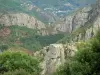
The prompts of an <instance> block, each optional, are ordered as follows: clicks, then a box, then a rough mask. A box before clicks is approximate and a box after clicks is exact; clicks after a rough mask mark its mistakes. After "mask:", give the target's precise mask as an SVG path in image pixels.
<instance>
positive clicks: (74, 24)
mask: <svg viewBox="0 0 100 75" xmlns="http://www.w3.org/2000/svg"><path fill="white" fill-rule="evenodd" d="M99 27H100V0H97V1H96V4H93V5H90V6H87V7H84V8H81V9H79V10H78V11H76V12H74V13H73V14H71V15H69V16H67V17H66V18H65V20H64V21H63V23H61V24H57V25H55V28H54V30H55V31H60V32H69V33H72V34H74V38H75V39H74V40H76V39H77V40H81V39H89V38H91V37H92V36H93V35H94V34H95V33H96V31H97V30H98V29H99Z"/></svg>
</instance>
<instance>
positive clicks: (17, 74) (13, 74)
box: [2, 69, 33, 75]
mask: <svg viewBox="0 0 100 75" xmlns="http://www.w3.org/2000/svg"><path fill="white" fill-rule="evenodd" d="M2 75H33V74H30V73H29V72H27V71H25V70H24V69H19V70H15V71H9V72H5V73H4V74H2Z"/></svg>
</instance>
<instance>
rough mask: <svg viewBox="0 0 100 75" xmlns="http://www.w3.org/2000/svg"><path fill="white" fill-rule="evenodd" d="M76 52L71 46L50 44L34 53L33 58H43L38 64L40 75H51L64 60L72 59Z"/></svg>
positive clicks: (73, 46)
mask: <svg viewBox="0 0 100 75" xmlns="http://www.w3.org/2000/svg"><path fill="white" fill-rule="evenodd" d="M76 51H77V48H76V47H75V45H72V44H66V45H64V44H51V45H49V46H47V47H44V48H43V49H42V50H41V51H39V52H36V53H35V54H34V55H35V56H40V57H43V62H42V63H41V64H40V65H41V67H42V69H43V71H42V73H41V75H52V73H53V72H55V71H56V69H57V68H58V67H59V66H60V65H61V64H63V63H64V62H65V59H67V58H69V57H72V56H73V55H74V54H75V52H76Z"/></svg>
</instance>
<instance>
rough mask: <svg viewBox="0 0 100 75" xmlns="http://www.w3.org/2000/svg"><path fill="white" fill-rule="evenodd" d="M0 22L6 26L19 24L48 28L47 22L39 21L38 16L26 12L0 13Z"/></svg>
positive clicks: (34, 27)
mask: <svg viewBox="0 0 100 75" xmlns="http://www.w3.org/2000/svg"><path fill="white" fill-rule="evenodd" d="M0 24H3V25H5V26H11V25H19V26H26V27H28V28H33V29H43V28H46V27H45V24H44V23H42V22H41V21H38V20H37V19H36V18H34V17H32V16H29V15H28V14H25V13H8V14H2V13H1V15H0Z"/></svg>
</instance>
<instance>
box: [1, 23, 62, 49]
mask: <svg viewBox="0 0 100 75" xmlns="http://www.w3.org/2000/svg"><path fill="white" fill-rule="evenodd" d="M1 28H2V29H0V31H3V32H2V33H1V34H0V47H1V50H2V49H5V48H11V47H23V48H25V49H27V50H32V51H36V50H40V49H41V48H43V47H44V46H47V45H49V44H52V43H56V42H57V41H58V40H60V39H62V38H63V37H64V34H56V35H46V36H41V35H40V34H38V30H35V29H30V28H27V27H20V26H17V25H16V26H10V27H5V26H2V25H1ZM5 46H7V47H5Z"/></svg>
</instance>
